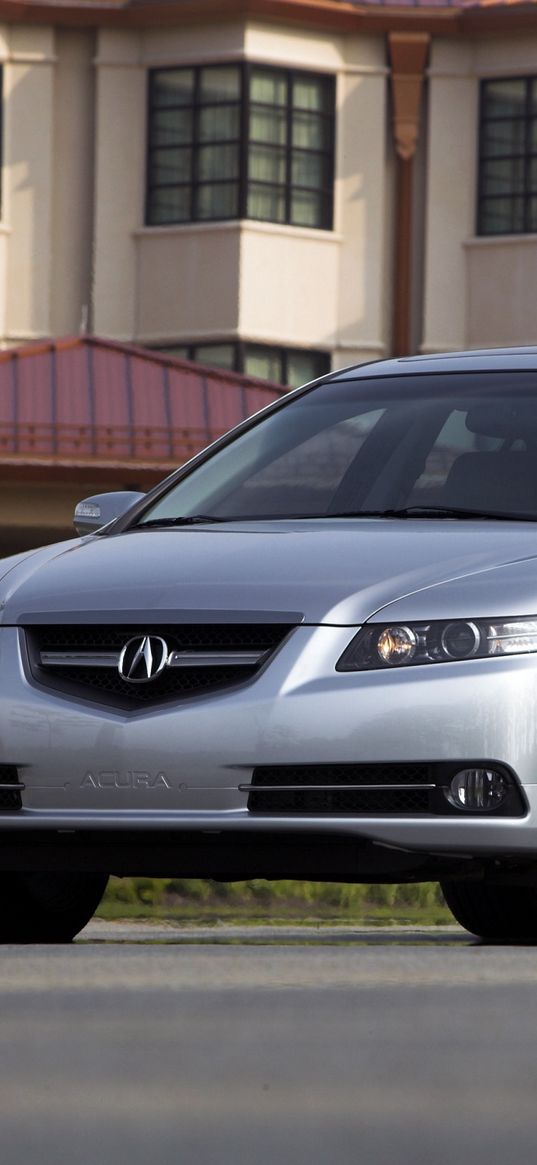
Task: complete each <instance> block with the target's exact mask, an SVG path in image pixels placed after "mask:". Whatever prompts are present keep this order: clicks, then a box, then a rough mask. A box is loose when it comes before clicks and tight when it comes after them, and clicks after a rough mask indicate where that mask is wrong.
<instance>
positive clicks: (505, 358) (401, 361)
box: [324, 345, 537, 382]
mask: <svg viewBox="0 0 537 1165" xmlns="http://www.w3.org/2000/svg"><path fill="white" fill-rule="evenodd" d="M533 370H535V371H537V346H536V345H533V346H526V347H521V348H474V349H471V350H470V351H467V352H435V353H430V354H426V355H422V356H400V357H396V358H394V359H391V360H374V361H371V362H370V363H367V364H354V365H352V366H350V367H349V368H342V369H340V371H339V372H337V371H336V372H332V373H331V374H330V375H329V376H327V377H326V378H324V379H325V382H326V381H334V380H355V379H356V378H357V377H360V378H361V377H368V378H369V377H381V376H416V375H422V374H424V373H432V372H436V373H438V372H516V371H519V372H531V371H533Z"/></svg>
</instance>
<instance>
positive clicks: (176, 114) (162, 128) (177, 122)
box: [151, 109, 192, 146]
mask: <svg viewBox="0 0 537 1165" xmlns="http://www.w3.org/2000/svg"><path fill="white" fill-rule="evenodd" d="M191 140H192V110H191V109H159V110H156V111H155V113H154V114H153V117H152V118H151V144H152V145H153V146H180V145H181V144H183V143H185V142H186V143H188V142H190V141H191Z"/></svg>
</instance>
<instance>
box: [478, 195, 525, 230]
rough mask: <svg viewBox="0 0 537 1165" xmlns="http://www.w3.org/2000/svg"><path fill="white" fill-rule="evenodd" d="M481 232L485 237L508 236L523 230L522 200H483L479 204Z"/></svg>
mask: <svg viewBox="0 0 537 1165" xmlns="http://www.w3.org/2000/svg"><path fill="white" fill-rule="evenodd" d="M480 226H481V231H482V233H483V234H485V235H508V234H513V233H516V232H518V231H523V230H524V199H523V198H490V199H488V198H485V199H483V202H482V204H481V215H480Z"/></svg>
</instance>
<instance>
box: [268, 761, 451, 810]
mask: <svg viewBox="0 0 537 1165" xmlns="http://www.w3.org/2000/svg"><path fill="white" fill-rule="evenodd" d="M256 786H257V788H256ZM304 786H306V787H304ZM431 792H434V782H433V781H432V780H431V774H430V769H429V765H426V764H424V765H420V764H412V765H410V764H409V765H393V764H369V765H278V766H274V767H271V766H268V765H265V766H260V767H259V768H256V769H254V772H253V776H252V783H251V786H250V787H249V796H248V809H249V810H250V812H251V813H298V814H307V813H320V814H330V813H333V814H340V813H353V814H364V813H374V814H381V815H382V814H387V813H388V814H389V813H394V814H401V813H412V814H415V813H418V814H419V813H430V812H431Z"/></svg>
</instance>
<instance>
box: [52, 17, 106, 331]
mask: <svg viewBox="0 0 537 1165" xmlns="http://www.w3.org/2000/svg"><path fill="white" fill-rule="evenodd" d="M55 54H56V67H55V71H54V133H53V206H52V272H51V290H50V323H51V331H52V334H53V335H56V336H62V335H66V334H69V335H74V334H76V333H77V332H78V331H79V330H80V329H82V330H84V328H85V327H86V326H88V327H91V322H92V321H91V318H90V311H91V302H92V286H91V284H92V263H93V255H92V252H93V185H94V146H95V125H94V68H93V58H94V54H95V36H94V34H93V32H92V31H86V30H78V29H58V30H56V33H55Z"/></svg>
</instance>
